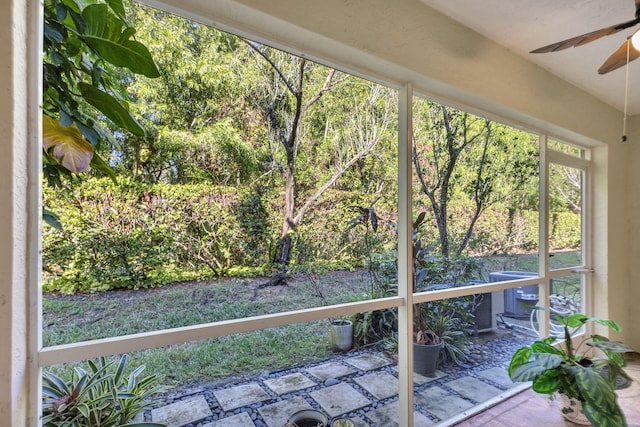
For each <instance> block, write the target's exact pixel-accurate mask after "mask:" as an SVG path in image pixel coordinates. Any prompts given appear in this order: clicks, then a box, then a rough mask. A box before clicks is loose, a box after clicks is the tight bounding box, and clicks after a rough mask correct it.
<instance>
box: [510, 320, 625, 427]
mask: <svg viewBox="0 0 640 427" xmlns="http://www.w3.org/2000/svg"><path fill="white" fill-rule="evenodd" d="M554 316H555V319H556V320H557V322H558V323H559V324H561V325H563V329H564V343H563V344H562V345H559V346H556V345H554V344H555V342H556V340H557V339H558V338H557V337H555V336H550V337H547V338H544V339H542V340H538V341H535V342H534V343H533V344H531V345H529V346H525V347H521V348H520V349H518V350H517V351H516V352H515V353H514V354H513V357H512V358H511V363H510V365H509V376H510V377H511V379H512V380H513V381H532V382H533V383H532V387H533V390H534V391H535V392H537V393H540V394H548V395H553V394H555V393H559V394H560V396H564V397H566V399H568V405H566V406H565V407H563V409H562V411H563V415H564V416H565V418H568V419H569V420H571V421H574V422H580V420H579V418H578V417H577V415H579V414H580V412H582V413H583V414H584V416H585V417H586V419H587V420H588V421H589V422H591V423H592V424H593V425H594V426H598V427H601V426H602V427H604V426H626V425H627V423H626V419H625V416H624V413H623V412H622V409H621V408H620V406H619V404H618V401H617V395H616V391H615V390H616V381H617V379H618V377H623V378H625V379H626V380H627V381H631V379H630V378H629V377H628V375H627V374H626V373H625V372H624V370H623V369H622V368H623V367H624V366H626V361H625V358H624V353H626V352H630V351H633V350H632V349H631V348H629V347H628V346H627V345H625V344H623V343H621V342H614V341H609V339H608V338H606V337H604V336H601V335H591V337H590V338H589V339H584V340H582V341H581V342H580V343H579V345H578V346H577V347H576V348H574V341H573V338H574V335H575V334H576V332H578V331H579V330H580V329H581V328H582V327H583V326H584V325H585V324H586V323H589V322H595V323H598V324H601V325H604V326H607V327H609V328H610V329H612V330H614V331H616V332H620V326H619V325H618V324H617V323H616V322H614V321H612V320H606V319H598V318H593V317H588V316H586V315H584V314H581V313H575V314H571V315H560V314H554ZM582 349H586V351H585V352H584V353H583V352H581V350H582ZM597 350H600V352H601V353H602V355H604V357H595V356H596V355H595V354H594V353H596V352H597Z"/></svg>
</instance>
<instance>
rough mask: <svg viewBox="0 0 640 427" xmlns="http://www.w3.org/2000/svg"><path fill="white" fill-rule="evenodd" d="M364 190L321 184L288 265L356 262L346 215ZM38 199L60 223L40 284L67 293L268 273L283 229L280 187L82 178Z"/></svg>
mask: <svg viewBox="0 0 640 427" xmlns="http://www.w3.org/2000/svg"><path fill="white" fill-rule="evenodd" d="M364 199H365V197H364V196H362V195H361V194H356V193H349V192H338V191H327V192H326V193H325V195H324V197H323V198H322V199H321V200H320V201H319V202H318V203H317V205H316V206H315V207H314V208H312V209H311V210H310V211H309V212H308V214H307V217H306V218H305V222H304V225H303V226H301V227H300V228H299V229H298V231H297V233H296V235H295V238H294V243H295V246H294V255H293V258H292V265H293V266H294V267H295V266H296V265H300V264H319V265H326V266H329V267H330V268H336V267H339V268H347V267H349V266H353V265H356V264H357V263H358V262H359V259H361V258H362V252H363V250H364V247H363V245H362V244H361V242H360V239H359V237H358V236H357V232H354V231H351V232H347V231H346V228H347V227H346V219H347V218H349V217H350V216H352V215H353V213H352V212H351V211H350V210H349V206H351V205H355V204H366V203H369V202H367V201H366V200H364ZM44 203H45V206H47V208H48V209H49V210H52V211H53V212H55V213H56V214H57V215H58V216H59V217H60V222H61V223H62V224H63V227H64V229H63V231H58V230H55V229H52V228H51V227H49V226H47V225H45V226H44V229H43V245H42V246H43V270H44V290H46V291H60V292H64V293H74V292H93V291H102V290H109V289H117V288H129V289H136V288H145V287H155V286H162V285H165V284H168V283H172V282H178V281H187V280H200V279H207V278H211V277H214V276H219V275H257V274H268V273H269V272H270V268H271V264H270V262H271V260H272V259H273V254H274V253H275V247H276V242H277V238H278V236H279V231H280V229H281V223H280V222H281V214H280V213H279V212H280V211H281V209H280V206H281V198H280V196H279V193H277V192H263V193H257V192H255V191H252V190H250V189H242V188H234V187H211V186H207V185H200V184H198V185H167V184H156V185H152V186H148V185H144V184H141V183H137V182H134V181H126V180H122V181H120V182H119V185H117V186H116V185H114V184H113V183H112V182H111V181H109V180H106V179H103V180H88V181H86V182H84V183H82V184H81V185H78V186H76V187H75V188H74V189H73V190H71V191H62V192H61V191H57V190H54V189H52V188H45V192H44ZM387 237H389V236H387Z"/></svg>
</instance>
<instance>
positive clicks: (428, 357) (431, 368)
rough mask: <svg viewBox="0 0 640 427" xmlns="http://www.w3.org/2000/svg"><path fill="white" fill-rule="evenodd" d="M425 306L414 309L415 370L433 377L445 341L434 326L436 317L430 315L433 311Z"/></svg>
mask: <svg viewBox="0 0 640 427" xmlns="http://www.w3.org/2000/svg"><path fill="white" fill-rule="evenodd" d="M425 307H426V304H423V305H422V306H419V305H416V306H415V311H414V313H415V316H414V334H413V335H414V342H413V370H414V372H416V373H418V374H420V375H425V376H429V377H432V376H434V375H435V372H436V368H437V367H438V361H439V360H440V351H441V350H442V345H443V342H442V337H441V336H440V335H438V334H437V333H436V331H435V330H434V329H435V328H433V326H435V325H434V323H433V322H435V319H433V318H431V316H430V314H431V313H433V312H432V311H429V310H428V309H427V308H425Z"/></svg>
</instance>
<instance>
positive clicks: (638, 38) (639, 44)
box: [631, 30, 640, 51]
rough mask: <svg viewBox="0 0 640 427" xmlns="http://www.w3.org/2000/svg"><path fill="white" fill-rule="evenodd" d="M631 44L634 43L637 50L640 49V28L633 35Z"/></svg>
mask: <svg viewBox="0 0 640 427" xmlns="http://www.w3.org/2000/svg"><path fill="white" fill-rule="evenodd" d="M631 45H633V48H634V49H635V50H638V51H640V30H638V31H636V32H635V33H633V35H632V36H631Z"/></svg>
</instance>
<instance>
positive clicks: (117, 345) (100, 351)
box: [28, 0, 592, 427]
mask: <svg viewBox="0 0 640 427" xmlns="http://www.w3.org/2000/svg"><path fill="white" fill-rule="evenodd" d="M147 2H149V3H151V2H150V1H149V0H147ZM33 3H34V2H32V4H33ZM153 6H154V7H159V6H162V5H161V4H157V3H154V4H153ZM170 11H172V12H174V13H176V12H177V11H176V10H170ZM181 14H183V13H181ZM32 15H33V16H32V21H33V22H34V28H36V29H37V30H35V32H37V34H36V35H35V36H34V37H35V40H31V42H32V45H34V46H32V49H31V52H33V53H32V54H31V56H30V60H31V61H33V64H31V65H34V64H35V66H33V67H31V68H32V69H33V70H34V71H33V73H32V74H33V75H35V77H34V79H35V80H36V82H34V85H35V86H34V90H33V91H32V92H31V93H30V101H31V102H30V105H31V107H30V108H31V109H30V115H31V117H32V118H33V120H32V126H33V129H32V130H33V134H32V135H34V136H33V137H32V139H33V142H34V143H35V142H36V139H37V140H38V141H37V142H38V143H37V144H34V146H33V147H32V150H31V151H30V167H29V178H30V179H31V182H32V183H33V184H32V185H31V188H30V191H31V192H30V194H29V200H30V202H31V205H32V206H34V207H35V206H37V207H40V206H41V193H42V189H41V161H42V158H41V148H40V147H41V141H40V135H41V109H40V107H39V106H40V103H41V98H42V94H41V88H42V75H41V74H42V71H41V70H42V66H41V64H42V58H41V52H42V46H41V43H42V42H41V40H42V22H43V20H42V11H41V9H40V11H39V13H33V14H32ZM183 15H184V14H183ZM220 27H221V28H222V29H224V30H225V31H234V32H235V33H236V34H242V35H243V36H246V37H250V38H253V39H255V40H259V41H261V42H264V43H267V44H269V41H268V40H265V39H264V38H261V37H255V35H251V34H247V32H245V31H243V30H242V28H237V29H234V28H229V27H224V26H220ZM277 47H279V48H283V46H281V45H277ZM332 66H335V65H332ZM35 70H38V71H35ZM349 72H350V73H351V74H354V75H359V76H360V77H363V78H368V79H369V80H374V81H378V82H380V81H382V80H381V79H380V77H379V76H378V77H373V78H372V77H371V76H369V77H368V76H366V75H364V74H362V73H354V72H351V71H349ZM383 84H386V85H387V86H389V87H392V88H396V89H399V91H400V96H399V131H398V148H399V151H398V152H399V160H398V163H399V167H398V170H399V175H398V182H399V190H398V192H399V194H398V210H399V214H398V259H399V264H398V281H399V287H398V296H395V297H389V298H382V299H376V300H369V301H361V302H354V303H346V304H337V305H331V306H325V307H316V308H309V309H303V310H296V311H291V312H286V313H275V314H269V315H263V316H255V317H249V318H244V319H233V320H226V321H220V322H213V323H207V324H201V325H193V326H186V327H181V328H173V329H166V330H159V331H153V332H145V333H138V334H131V335H126V336H119V337H111V338H104V339H98V340H92V341H85V342H79V343H72V344H65V345H57V346H50V347H43V346H42V293H41V289H40V285H38V286H33V287H32V288H30V289H29V296H30V301H32V304H31V306H30V311H29V313H30V315H29V322H28V323H29V336H30V343H31V348H33V349H36V350H35V351H34V352H33V356H34V357H33V358H32V360H33V364H32V369H31V372H32V375H31V392H30V396H31V398H32V399H33V401H34V402H36V403H35V404H34V405H33V406H31V409H30V410H35V411H37V412H36V414H31V415H32V419H38V420H39V418H40V414H41V409H42V408H41V386H42V384H41V374H42V369H43V368H46V367H47V366H51V365H57V364H62V363H67V362H73V361H79V360H86V359H93V358H96V357H99V356H109V355H114V354H122V353H129V352H132V351H138V350H144V349H150V348H158V347H164V346H169V345H174V344H181V343H187V342H190V341H197V340H202V339H207V338H214V337H221V336H226V335H231V334H237V333H244V332H250V331H255V330H261V329H267V328H273V327H277V326H285V325H290V324H294V323H303V322H309V321H314V320H319V319H324V318H330V317H337V316H344V315H349V314H355V313H361V312H367V311H373V310H383V309H388V308H392V307H396V308H397V309H398V313H399V325H398V329H399V354H398V357H399V360H398V367H399V369H398V375H399V390H398V392H399V408H400V420H399V421H400V425H401V426H403V427H404V426H408V427H412V426H413V416H412V415H413V375H412V373H413V347H412V345H411V344H412V319H413V304H415V303H423V302H428V301H436V300H440V299H446V298H454V297H459V296H465V295H471V294H477V293H487V292H495V291H501V290H505V289H509V288H513V287H518V286H526V285H533V284H539V285H541V286H540V292H541V294H540V297H541V301H543V302H544V301H548V289H549V286H548V284H549V281H550V279H551V278H553V277H560V275H563V274H567V275H568V274H574V273H575V272H574V271H573V270H571V271H569V270H568V271H564V270H555V271H552V272H550V271H548V265H547V262H546V260H547V257H548V247H547V244H546V236H547V221H548V203H547V200H548V185H547V174H548V163H547V162H548V161H554V162H568V163H569V164H572V165H573V164H580V166H581V168H584V169H583V170H585V171H587V170H588V165H589V162H588V160H587V159H575V158H570V156H565V155H560V156H558V154H561V153H555V152H554V153H549V151H550V150H546V137H545V136H541V140H542V141H543V142H544V143H541V144H540V146H541V150H540V161H541V163H540V173H541V184H540V186H541V187H540V189H541V193H540V194H541V195H542V197H541V201H540V211H541V212H540V235H539V241H540V251H541V252H540V275H539V277H535V278H527V279H520V280H514V281H505V282H496V283H487V284H482V285H475V286H469V287H460V288H453V289H445V290H439V291H431V292H420V293H416V294H413V293H412V286H411V283H412V277H411V274H412V265H411V262H412V257H411V256H410V253H411V250H412V249H411V248H412V242H411V233H412V230H411V224H412V203H411V201H412V194H411V179H412V176H411V175H412V174H411V171H412V162H411V131H410V129H411V128H412V117H411V111H412V102H413V87H412V85H411V83H406V84H404V85H401V86H399V85H398V84H397V83H394V82H393V77H392V76H388V80H387V81H386V83H383ZM504 122H505V123H507V121H504ZM576 162H577V163H576ZM588 177H589V175H588V174H587V179H586V180H585V187H586V189H589V188H590V184H589V182H590V181H589V178H588ZM586 189H585V194H583V196H584V197H583V203H584V205H585V210H584V214H583V228H584V229H583V239H584V240H583V242H582V243H583V257H584V258H583V267H584V269H585V270H588V269H589V268H588V266H589V265H591V261H592V260H591V258H590V257H591V245H590V242H591V234H590V232H589V230H590V224H591V222H590V216H591V215H590V212H591V210H590V209H591V204H590V199H589V197H588V196H589V193H588V191H586ZM33 211H35V212H38V213H39V212H40V208H38V209H37V210H36V209H33ZM40 229H41V223H40V221H39V220H37V219H32V221H31V224H30V231H31V235H32V236H33V240H34V241H33V242H30V243H31V244H32V246H33V247H32V248H31V250H30V252H29V253H30V255H29V256H30V263H31V265H30V271H32V272H37V273H36V274H34V277H38V278H39V276H40V272H41V258H40V242H41V234H40ZM36 240H37V241H36ZM587 276H588V275H587ZM587 279H588V277H587ZM38 280H39V279H38ZM38 283H39V281H38ZM584 291H585V292H584V294H583V295H584V298H585V300H586V301H590V300H587V298H588V297H589V296H590V292H589V289H588V286H587V287H586V289H584ZM586 308H587V307H586V306H585V309H586ZM590 308H591V307H590V306H589V309H590ZM589 311H590V310H589ZM546 321H547V322H548V319H547V320H546ZM541 323H543V324H544V323H545V321H543V322H541ZM545 327H546V326H543V328H542V331H545V330H546V329H544V328H545ZM517 390H518V389H514V390H513V391H512V394H513V393H515V392H516V391H517ZM506 396H507V395H506V394H503V395H501V396H500V398H504V397H506ZM479 409H482V408H479ZM466 415H467V416H468V415H469V412H466ZM38 424H39V422H38Z"/></svg>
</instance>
